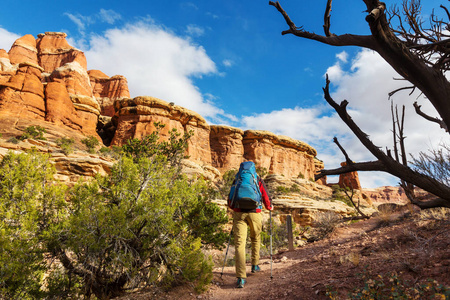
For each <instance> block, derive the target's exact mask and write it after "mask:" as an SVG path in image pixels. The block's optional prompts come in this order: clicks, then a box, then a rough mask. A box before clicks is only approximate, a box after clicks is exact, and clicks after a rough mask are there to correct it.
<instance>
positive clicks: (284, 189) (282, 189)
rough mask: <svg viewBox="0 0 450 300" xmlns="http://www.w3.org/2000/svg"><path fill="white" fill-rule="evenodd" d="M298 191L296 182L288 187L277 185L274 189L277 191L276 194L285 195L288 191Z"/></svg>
mask: <svg viewBox="0 0 450 300" xmlns="http://www.w3.org/2000/svg"><path fill="white" fill-rule="evenodd" d="M300 192H301V190H300V187H299V185H298V184H296V183H293V184H292V185H291V186H290V187H286V186H284V185H279V186H277V187H276V189H275V193H277V194H278V195H286V194H290V193H300Z"/></svg>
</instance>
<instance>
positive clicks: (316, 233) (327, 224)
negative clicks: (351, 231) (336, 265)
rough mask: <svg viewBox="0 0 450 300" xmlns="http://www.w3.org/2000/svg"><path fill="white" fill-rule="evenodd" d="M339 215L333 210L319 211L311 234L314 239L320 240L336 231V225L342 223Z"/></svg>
mask: <svg viewBox="0 0 450 300" xmlns="http://www.w3.org/2000/svg"><path fill="white" fill-rule="evenodd" d="M340 220H341V218H340V217H339V215H338V214H337V213H335V212H332V211H325V212H317V213H316V214H315V215H314V221H313V224H312V227H313V228H312V230H311V235H312V236H313V238H312V239H314V240H320V239H323V238H325V237H327V236H328V235H329V234H330V233H332V232H333V231H334V229H335V228H336V226H337V225H338V224H339V223H340Z"/></svg>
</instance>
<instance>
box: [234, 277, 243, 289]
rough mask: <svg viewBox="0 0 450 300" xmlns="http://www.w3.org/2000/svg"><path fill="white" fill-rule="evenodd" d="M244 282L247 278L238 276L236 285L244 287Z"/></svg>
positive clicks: (240, 287)
mask: <svg viewBox="0 0 450 300" xmlns="http://www.w3.org/2000/svg"><path fill="white" fill-rule="evenodd" d="M244 284H245V279H244V278H241V277H238V279H237V283H236V287H237V288H239V289H242V288H243V287H244Z"/></svg>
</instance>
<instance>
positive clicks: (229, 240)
mask: <svg viewBox="0 0 450 300" xmlns="http://www.w3.org/2000/svg"><path fill="white" fill-rule="evenodd" d="M232 235H233V229H231V231H230V237H229V238H228V245H227V252H225V258H224V259H223V267H222V273H220V278H222V275H223V269H225V263H226V261H227V255H228V248H229V247H230V242H231V236H232Z"/></svg>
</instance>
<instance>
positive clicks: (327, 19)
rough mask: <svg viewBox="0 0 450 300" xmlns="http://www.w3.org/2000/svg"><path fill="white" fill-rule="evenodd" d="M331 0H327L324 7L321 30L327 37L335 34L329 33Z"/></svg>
mask: <svg viewBox="0 0 450 300" xmlns="http://www.w3.org/2000/svg"><path fill="white" fill-rule="evenodd" d="M331 2H333V0H328V1H327V7H326V8H325V15H324V16H323V30H324V32H325V35H326V36H327V37H330V36H336V35H335V34H334V33H330V27H331V15H330V14H331Z"/></svg>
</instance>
